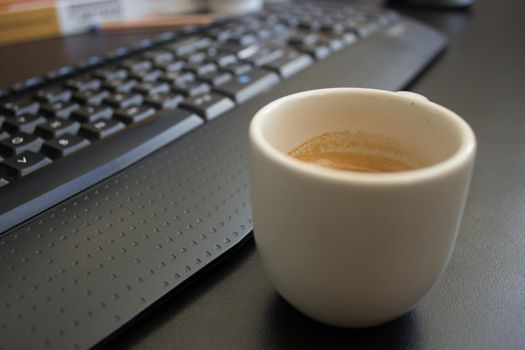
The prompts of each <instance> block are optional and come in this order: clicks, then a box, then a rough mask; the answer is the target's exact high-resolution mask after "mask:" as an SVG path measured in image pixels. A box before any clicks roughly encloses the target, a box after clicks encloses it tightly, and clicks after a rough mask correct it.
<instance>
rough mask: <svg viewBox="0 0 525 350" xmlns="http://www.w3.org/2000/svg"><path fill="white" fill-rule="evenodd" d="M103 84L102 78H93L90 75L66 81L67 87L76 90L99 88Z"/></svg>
mask: <svg viewBox="0 0 525 350" xmlns="http://www.w3.org/2000/svg"><path fill="white" fill-rule="evenodd" d="M101 84H102V83H101V81H100V79H96V78H92V77H91V76H89V75H84V76H80V77H76V78H72V79H69V80H68V81H67V82H66V86H67V87H69V88H71V89H74V90H76V91H84V90H98V89H99V88H100V85H101Z"/></svg>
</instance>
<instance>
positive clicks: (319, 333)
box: [263, 293, 422, 350]
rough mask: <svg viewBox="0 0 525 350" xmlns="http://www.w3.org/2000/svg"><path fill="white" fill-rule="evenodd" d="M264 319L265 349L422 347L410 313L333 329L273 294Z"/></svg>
mask: <svg viewBox="0 0 525 350" xmlns="http://www.w3.org/2000/svg"><path fill="white" fill-rule="evenodd" d="M265 318H266V324H265V327H264V332H265V333H266V334H263V339H264V340H263V341H264V343H266V344H264V348H268V349H275V348H277V349H298V348H300V349H305V348H308V349H310V348H312V349H316V348H318V349H349V348H358V349H390V350H395V349H419V348H421V346H422V344H421V339H420V338H421V337H420V329H419V323H418V320H417V318H416V314H415V313H414V312H410V313H408V314H406V315H404V316H401V317H399V318H397V319H395V320H393V321H390V322H388V323H385V324H382V325H379V326H376V327H369V328H362V329H344V328H336V327H331V326H328V325H325V324H322V323H319V322H317V321H314V320H312V319H310V318H308V317H306V316H304V315H303V314H301V313H300V312H299V311H297V310H296V309H295V308H293V307H292V306H291V305H290V304H288V302H286V301H285V300H284V299H283V298H282V297H281V296H279V295H278V294H277V293H276V294H275V298H274V300H273V302H272V303H271V305H269V308H268V313H267V315H266V317H265Z"/></svg>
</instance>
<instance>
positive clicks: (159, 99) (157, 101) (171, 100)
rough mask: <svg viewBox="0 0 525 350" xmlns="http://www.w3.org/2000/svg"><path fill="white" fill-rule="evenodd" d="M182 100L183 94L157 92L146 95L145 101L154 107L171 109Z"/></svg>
mask: <svg viewBox="0 0 525 350" xmlns="http://www.w3.org/2000/svg"><path fill="white" fill-rule="evenodd" d="M183 100H184V96H182V95H180V94H175V93H170V94H157V95H151V96H148V97H147V98H146V100H145V103H146V104H148V105H150V106H153V107H155V108H156V109H173V108H176V107H177V106H178V105H179V103H181V102H182V101H183Z"/></svg>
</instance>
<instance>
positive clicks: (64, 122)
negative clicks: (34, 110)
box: [35, 118, 80, 139]
mask: <svg viewBox="0 0 525 350" xmlns="http://www.w3.org/2000/svg"><path fill="white" fill-rule="evenodd" d="M79 128H80V124H79V123H78V122H76V121H74V120H71V119H62V118H53V119H49V120H48V121H47V122H45V123H44V124H40V125H38V126H37V127H36V129H35V134H37V135H39V136H41V137H43V138H45V139H51V138H53V137H57V136H61V135H63V134H65V133H70V134H76V133H77V131H78V129H79Z"/></svg>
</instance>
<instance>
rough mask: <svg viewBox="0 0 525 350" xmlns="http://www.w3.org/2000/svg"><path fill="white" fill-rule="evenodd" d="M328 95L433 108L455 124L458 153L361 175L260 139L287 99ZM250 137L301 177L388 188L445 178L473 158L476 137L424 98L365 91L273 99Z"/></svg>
mask: <svg viewBox="0 0 525 350" xmlns="http://www.w3.org/2000/svg"><path fill="white" fill-rule="evenodd" d="M327 94H347V95H348V94H352V95H355V94H358V95H376V96H380V97H395V98H396V99H400V100H406V101H409V102H417V103H418V104H424V105H425V106H426V107H427V108H430V109H433V110H434V111H436V112H438V113H439V114H440V115H442V116H443V117H445V118H448V119H449V120H450V121H451V122H453V123H454V124H455V126H456V127H457V128H458V129H459V130H460V134H461V141H460V146H459V148H458V150H457V151H456V152H454V153H453V154H452V155H451V156H449V157H448V158H447V159H445V160H443V161H441V162H439V163H436V164H432V165H429V166H425V167H422V168H418V169H414V170H407V171H400V172H392V173H360V172H352V171H347V170H339V169H332V168H327V167H322V166H319V165H315V164H310V163H306V162H303V161H301V160H298V159H295V158H293V157H290V156H289V155H286V154H284V153H282V152H281V151H279V150H277V149H276V148H275V147H274V146H273V145H271V144H270V142H268V140H267V139H266V138H265V137H264V136H263V134H262V125H263V123H264V120H265V118H266V117H267V116H268V115H269V114H271V113H272V112H273V111H274V110H275V109H276V108H279V107H280V105H282V104H283V103H286V102H288V101H290V100H299V99H304V98H308V97H310V96H314V95H316V96H323V95H327ZM249 135H250V140H251V143H252V146H255V147H256V148H257V149H258V150H259V151H261V152H262V153H263V154H264V155H265V156H266V157H268V158H270V159H271V160H272V161H274V162H276V163H278V164H279V165H281V166H283V167H285V168H287V169H288V170H291V171H293V172H295V173H299V174H301V175H303V176H308V177H315V178H318V179H325V180H329V181H336V182H342V183H360V184H371V185H378V184H385V185H389V184H402V183H407V184H408V183H414V182H423V181H428V180H430V179H433V178H435V177H436V176H439V175H446V174H449V173H451V172H453V171H454V170H456V169H457V168H458V167H461V166H462V165H463V164H465V163H466V162H468V160H469V159H471V158H473V157H474V155H475V153H476V137H475V135H474V132H473V131H472V129H471V127H470V126H469V125H468V124H467V122H466V121H465V120H463V119H462V118H461V117H460V116H459V115H457V114H456V113H454V112H452V111H451V110H449V109H447V108H445V107H443V106H440V105H438V104H437V103H434V102H432V101H429V100H428V99H427V98H425V97H424V96H421V95H418V94H416V93H412V92H406V91H399V92H392V91H386V90H378V89H367V88H328V89H317V90H309V91H303V92H298V93H294V94H291V95H287V96H284V97H281V98H279V99H277V100H274V101H272V102H270V103H269V104H267V105H265V106H264V107H262V108H261V109H260V110H259V111H258V112H257V113H256V114H255V116H254V117H253V119H252V121H251V123H250V129H249Z"/></svg>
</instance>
